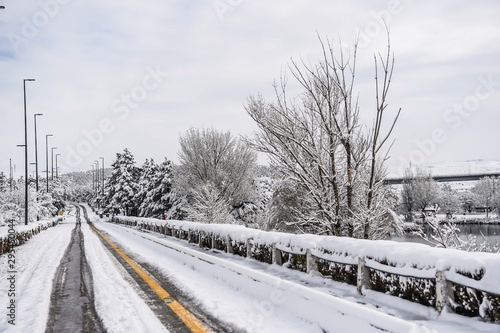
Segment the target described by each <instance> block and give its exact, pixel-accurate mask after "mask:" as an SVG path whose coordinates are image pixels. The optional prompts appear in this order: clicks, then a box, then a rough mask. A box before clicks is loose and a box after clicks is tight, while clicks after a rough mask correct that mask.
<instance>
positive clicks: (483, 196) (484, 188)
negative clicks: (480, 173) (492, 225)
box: [471, 177, 498, 218]
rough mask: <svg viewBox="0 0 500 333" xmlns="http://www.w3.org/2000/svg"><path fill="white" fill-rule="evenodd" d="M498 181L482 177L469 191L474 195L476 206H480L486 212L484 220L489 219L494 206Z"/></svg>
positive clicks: (493, 178)
mask: <svg viewBox="0 0 500 333" xmlns="http://www.w3.org/2000/svg"><path fill="white" fill-rule="evenodd" d="M497 188H498V179H496V178H495V177H484V178H481V179H479V180H478V182H477V183H476V184H475V185H474V187H473V188H472V189H471V191H472V193H473V194H474V199H475V200H474V201H475V203H476V205H477V206H482V207H484V209H485V210H486V218H488V217H489V211H490V209H492V208H494V207H493V206H495V205H496V202H497V200H496V197H497V192H498V189H497Z"/></svg>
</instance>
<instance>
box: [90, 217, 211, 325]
mask: <svg viewBox="0 0 500 333" xmlns="http://www.w3.org/2000/svg"><path fill="white" fill-rule="evenodd" d="M90 227H91V228H92V229H94V231H95V232H97V234H98V235H99V236H101V237H102V238H103V239H104V240H105V241H106V242H108V244H109V245H110V246H111V247H112V248H113V249H114V250H115V251H116V252H117V253H118V254H119V255H120V256H121V257H122V258H123V260H125V261H126V262H127V263H128V264H129V265H130V267H132V269H133V270H134V271H135V272H136V273H137V274H138V275H139V276H140V277H141V279H143V280H144V282H146V284H147V285H148V286H149V287H150V288H151V289H152V290H153V291H154V292H155V294H156V295H158V297H160V299H161V300H162V301H163V302H164V303H165V304H166V305H167V306H168V307H169V308H170V309H171V310H172V311H173V312H174V313H175V314H176V315H177V316H178V317H179V318H180V319H181V320H182V321H183V322H184V324H185V325H186V326H187V327H188V328H189V329H190V330H191V331H192V332H195V333H205V332H210V331H209V330H208V328H206V327H205V326H204V325H203V324H202V323H201V322H200V321H199V320H198V319H197V318H196V317H195V316H193V315H192V314H191V313H190V312H189V311H188V310H186V308H185V307H183V306H182V305H181V304H180V303H179V302H177V301H176V300H175V299H174V298H173V297H172V296H170V294H169V293H168V292H166V291H165V289H163V288H162V287H161V286H160V285H159V284H158V283H157V282H156V281H155V280H154V279H153V278H151V276H149V275H148V274H147V273H146V272H145V271H144V270H143V269H142V268H140V267H139V266H138V265H137V264H136V263H135V262H134V261H133V260H132V259H130V258H129V256H127V255H126V254H125V253H123V251H122V250H120V248H118V246H116V245H115V244H113V242H111V241H110V240H109V239H108V238H107V237H106V236H104V235H103V234H102V233H101V232H100V231H99V230H97V229H96V228H94V227H93V226H90Z"/></svg>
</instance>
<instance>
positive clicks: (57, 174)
mask: <svg viewBox="0 0 500 333" xmlns="http://www.w3.org/2000/svg"><path fill="white" fill-rule="evenodd" d="M60 155H61V154H56V179H58V178H59V171H57V170H58V167H57V157H58V156H60Z"/></svg>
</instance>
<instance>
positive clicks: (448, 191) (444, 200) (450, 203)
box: [437, 184, 462, 217]
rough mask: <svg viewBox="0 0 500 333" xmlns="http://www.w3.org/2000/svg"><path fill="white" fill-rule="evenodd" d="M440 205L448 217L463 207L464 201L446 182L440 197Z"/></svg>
mask: <svg viewBox="0 0 500 333" xmlns="http://www.w3.org/2000/svg"><path fill="white" fill-rule="evenodd" d="M437 202H438V205H439V208H440V211H441V212H444V213H445V214H446V216H447V217H452V216H453V214H455V213H457V212H459V211H460V210H461V209H462V202H461V201H460V197H459V195H458V192H457V191H455V190H453V189H452V188H451V186H450V185H448V184H444V185H443V186H442V187H441V191H440V193H439V197H438V200H437Z"/></svg>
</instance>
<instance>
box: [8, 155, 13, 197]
mask: <svg viewBox="0 0 500 333" xmlns="http://www.w3.org/2000/svg"><path fill="white" fill-rule="evenodd" d="M9 168H10V170H9V171H10V175H9V177H10V178H9V183H10V191H11V192H12V180H13V179H12V158H9Z"/></svg>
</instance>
